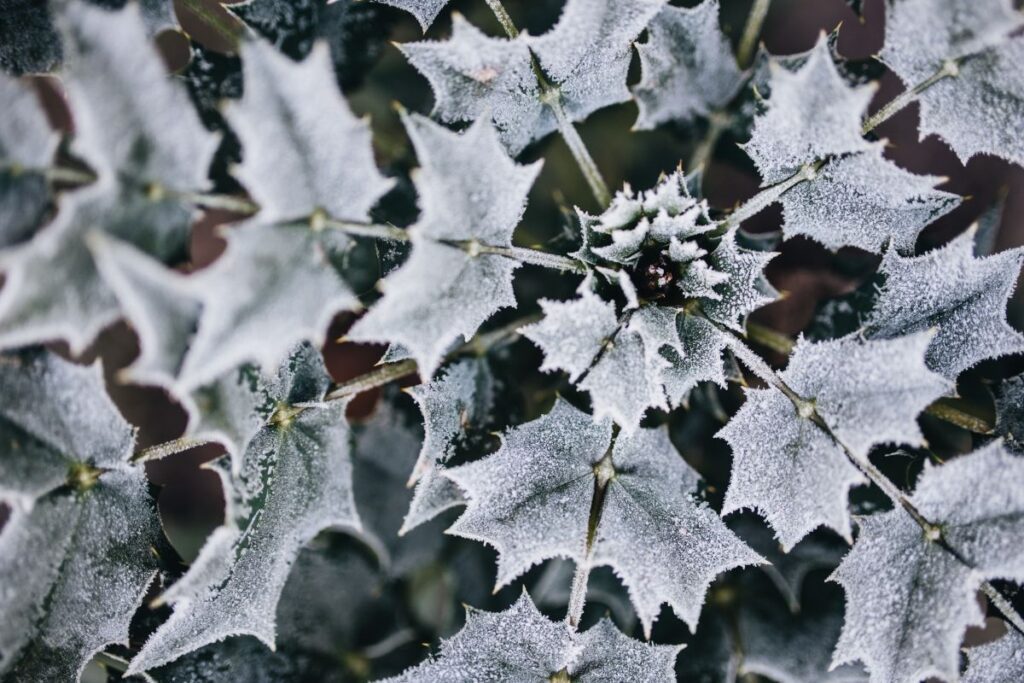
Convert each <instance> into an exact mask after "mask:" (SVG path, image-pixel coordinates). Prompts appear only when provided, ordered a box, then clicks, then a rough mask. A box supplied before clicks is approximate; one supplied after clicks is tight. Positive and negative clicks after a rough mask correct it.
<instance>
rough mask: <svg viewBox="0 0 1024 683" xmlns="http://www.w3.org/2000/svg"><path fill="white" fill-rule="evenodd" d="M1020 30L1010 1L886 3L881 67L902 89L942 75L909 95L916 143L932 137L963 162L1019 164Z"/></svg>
mask: <svg viewBox="0 0 1024 683" xmlns="http://www.w3.org/2000/svg"><path fill="white" fill-rule="evenodd" d="M1022 25H1024V17H1022V16H1021V14H1020V12H1018V11H1017V10H1015V9H1014V6H1013V4H1012V3H1011V2H1010V0H890V1H889V3H888V11H887V12H886V20H885V46H884V47H883V48H882V52H881V54H880V55H879V56H880V58H881V59H882V61H883V62H885V64H886V65H887V66H888V67H889V68H891V69H892V70H893V71H895V72H896V75H897V76H899V77H900V80H902V81H903V83H904V85H906V87H907V88H912V87H914V86H917V85H918V84H920V83H922V82H924V81H926V80H927V79H929V78H932V77H933V76H935V75H936V74H938V73H942V74H943V77H942V78H941V80H939V81H938V82H936V83H934V84H933V85H931V87H929V88H928V89H927V90H925V91H924V92H922V93H920V94H919V95H918V96H917V100H918V102H919V103H920V105H921V125H920V136H921V137H922V138H924V137H925V136H928V135H932V134H935V135H939V136H940V137H942V139H943V140H945V141H946V142H947V143H948V144H949V146H950V147H951V148H952V149H953V151H954V152H955V153H956V155H957V156H958V157H959V158H960V160H961V161H962V162H964V163H966V162H967V160H968V159H970V158H971V157H972V156H974V155H975V154H992V155H995V156H1000V157H1002V158H1004V159H1007V160H1008V161H1012V162H1013V163H1015V164H1018V165H1024V142H1022V141H1021V138H1020V136H1019V135H1017V131H1019V130H1020V129H1021V127H1024V104H1022V99H1024V74H1022V73H1021V70H1020V69H1019V68H1017V65H1019V64H1020V63H1021V61H1022V60H1024V37H1022V36H1021V35H1020V34H1019V31H1018V30H1017V29H1019V28H1020V27H1021V26H1022ZM921 36H928V39H927V40H921ZM983 103H984V104H983Z"/></svg>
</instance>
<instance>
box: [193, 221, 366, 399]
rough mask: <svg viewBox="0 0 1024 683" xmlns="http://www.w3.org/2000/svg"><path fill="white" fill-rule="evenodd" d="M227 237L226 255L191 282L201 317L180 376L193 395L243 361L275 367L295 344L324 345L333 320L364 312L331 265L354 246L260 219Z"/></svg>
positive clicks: (339, 237) (334, 235)
mask: <svg viewBox="0 0 1024 683" xmlns="http://www.w3.org/2000/svg"><path fill="white" fill-rule="evenodd" d="M227 235H228V247H227V251H225V252H224V254H223V255H222V256H221V257H220V258H219V259H217V261H215V262H214V264H213V265H212V266H210V267H209V268H206V269H204V270H203V271H201V272H199V273H198V274H196V275H193V276H191V277H192V278H193V279H194V280H195V283H194V289H195V291H197V292H199V293H200V296H201V298H202V316H201V318H200V320H199V329H198V332H197V333H196V335H195V339H194V340H193V342H192V345H191V348H190V349H189V350H188V354H187V355H186V356H185V361H184V363H183V364H182V367H181V371H180V373H179V376H178V382H179V384H180V385H181V386H182V387H183V388H185V389H188V390H193V389H196V388H198V387H200V386H202V385H204V384H209V383H211V382H213V381H214V380H216V379H217V378H218V377H220V376H222V375H223V374H225V373H226V372H229V371H230V370H232V369H234V368H235V367H237V366H238V365H241V364H242V363H245V362H255V363H257V364H259V366H260V367H262V368H264V370H268V369H270V368H274V367H276V365H277V364H278V363H280V362H281V360H282V359H283V358H284V357H285V356H286V355H287V354H288V352H289V350H290V349H291V348H292V347H293V346H294V345H295V344H296V343H298V342H301V341H310V342H312V343H314V344H316V345H318V346H319V345H321V344H323V341H324V338H325V337H326V335H327V326H328V325H329V324H330V322H331V319H332V318H333V317H334V315H335V314H336V313H337V312H338V311H341V310H346V309H351V308H355V307H358V305H359V300H358V299H357V298H356V296H355V294H354V293H353V292H352V290H351V289H350V288H349V286H348V284H347V283H345V281H344V280H342V279H341V276H340V275H338V272H337V270H335V268H334V265H333V264H332V263H331V256H332V255H335V254H340V253H342V252H344V250H346V249H347V248H349V247H350V246H351V240H350V238H349V237H347V236H346V235H343V234H341V233H339V232H336V231H326V232H315V231H313V230H311V229H310V228H309V227H307V226H303V225H267V224H265V223H263V222H262V220H261V219H260V218H256V219H253V220H251V221H248V222H245V223H242V224H240V225H238V226H237V227H235V228H232V229H231V231H230V232H228V233H227Z"/></svg>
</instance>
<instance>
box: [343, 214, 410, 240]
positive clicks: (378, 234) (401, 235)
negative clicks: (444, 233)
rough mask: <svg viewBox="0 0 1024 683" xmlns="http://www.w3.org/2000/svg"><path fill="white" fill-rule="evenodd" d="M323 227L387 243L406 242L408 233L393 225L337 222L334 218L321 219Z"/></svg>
mask: <svg viewBox="0 0 1024 683" xmlns="http://www.w3.org/2000/svg"><path fill="white" fill-rule="evenodd" d="M323 226H324V227H326V228H331V229H333V230H340V231H341V232H344V233H345V234H348V235H355V236H357V237H374V238H376V239H380V240H387V241H389V242H408V241H409V232H408V231H407V230H403V229H402V228H396V227H395V226H393V225H378V224H372V223H353V222H350V221H339V220H336V219H334V218H325V219H323Z"/></svg>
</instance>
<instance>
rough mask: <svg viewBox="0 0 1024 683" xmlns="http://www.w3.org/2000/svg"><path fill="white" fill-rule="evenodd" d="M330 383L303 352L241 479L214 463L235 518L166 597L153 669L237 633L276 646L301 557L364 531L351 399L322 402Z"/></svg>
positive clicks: (284, 376)
mask: <svg viewBox="0 0 1024 683" xmlns="http://www.w3.org/2000/svg"><path fill="white" fill-rule="evenodd" d="M328 384H329V379H328V377H327V374H326V371H325V370H324V366H323V361H322V360H321V358H320V355H319V352H318V351H317V350H316V349H314V348H312V347H311V346H308V345H303V346H300V347H298V348H297V349H296V351H295V352H294V353H293V354H292V355H291V356H290V357H289V358H288V360H286V361H285V363H284V364H283V365H282V366H281V369H280V370H279V371H278V374H277V376H276V377H275V378H273V380H271V381H270V389H269V392H270V395H271V396H272V397H273V399H274V400H275V402H276V404H277V409H276V410H275V413H274V417H273V418H272V419H271V420H270V422H269V424H267V426H265V427H264V428H263V429H261V430H260V431H259V432H258V433H257V434H256V435H255V436H254V437H253V439H252V440H251V441H250V442H249V445H248V447H247V449H246V451H245V453H244V455H243V456H242V463H241V470H240V472H239V473H238V474H237V475H236V474H233V473H232V472H231V470H230V468H228V467H225V466H223V465H220V464H217V465H214V469H215V471H216V472H217V474H218V475H219V476H220V478H221V480H222V483H223V485H224V491H225V498H226V500H227V511H226V515H225V516H226V521H225V524H224V525H223V526H221V527H218V528H217V529H215V530H214V531H213V533H212V534H211V535H210V537H209V538H208V539H207V541H206V544H205V545H204V546H203V549H202V550H201V551H200V553H199V557H198V558H197V559H196V561H195V562H194V563H193V564H192V566H191V567H190V568H189V571H188V572H187V573H186V574H185V575H184V576H183V577H182V578H181V579H179V580H178V581H177V583H175V584H173V585H172V586H171V587H170V588H169V589H168V590H167V591H165V592H164V594H163V595H162V596H161V598H160V600H161V601H162V602H166V603H169V604H171V605H173V606H174V613H173V614H172V615H171V617H170V619H168V620H167V621H166V622H165V623H164V624H162V625H161V626H160V627H159V628H158V629H157V630H156V632H155V633H154V634H153V635H152V636H150V638H149V640H147V641H146V644H145V646H144V647H143V648H142V650H141V651H140V652H139V654H138V655H136V657H135V658H134V659H133V660H132V662H131V667H130V668H131V671H133V672H134V671H145V670H147V669H151V668H154V667H157V666H160V665H162V664H165V663H167V662H170V661H172V660H174V659H175V658H177V657H180V656H181V655H183V654H186V653H188V652H191V651H193V650H195V649H197V648H200V647H202V646H203V645H207V644H209V643H213V642H216V641H218V640H222V639H223V638H226V637H228V636H232V635H238V634H250V635H253V636H256V637H257V638H259V639H260V640H261V641H263V642H264V643H266V644H267V645H268V646H270V647H273V646H274V640H275V612H276V610H277V603H278V600H279V598H280V595H281V590H282V589H283V587H284V585H285V582H286V581H287V579H288V573H289V570H290V568H291V565H292V563H293V562H294V560H295V557H296V556H297V555H298V553H299V550H300V549H301V548H302V546H303V545H305V544H306V543H307V542H308V541H309V540H310V539H312V538H313V537H314V536H315V535H316V534H317V533H319V532H320V531H321V530H323V529H326V528H328V527H333V526H341V527H350V528H355V529H358V528H360V522H359V517H358V515H357V513H356V508H355V501H354V499H353V495H352V466H351V462H350V460H349V444H348V439H349V429H348V426H347V424H346V423H345V420H344V408H345V406H344V402H333V403H327V404H324V403H319V401H321V400H322V399H323V396H324V393H325V392H326V390H327V387H328Z"/></svg>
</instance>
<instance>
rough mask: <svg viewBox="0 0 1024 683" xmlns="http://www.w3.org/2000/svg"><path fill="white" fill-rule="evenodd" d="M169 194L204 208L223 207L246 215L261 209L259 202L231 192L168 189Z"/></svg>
mask: <svg viewBox="0 0 1024 683" xmlns="http://www.w3.org/2000/svg"><path fill="white" fill-rule="evenodd" d="M168 194H171V195H173V196H174V197H177V198H178V199H180V200H182V201H185V202H188V203H189V204H195V205H196V206H201V207H203V208H204V209H221V210H223V211H230V212H231V213H240V214H243V215H245V216H251V215H253V214H254V213H256V212H257V211H259V210H260V207H259V204H256V203H255V202H251V201H249V200H248V199H243V198H242V197H235V196H232V195H229V194H202V193H198V192H173V191H168Z"/></svg>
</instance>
